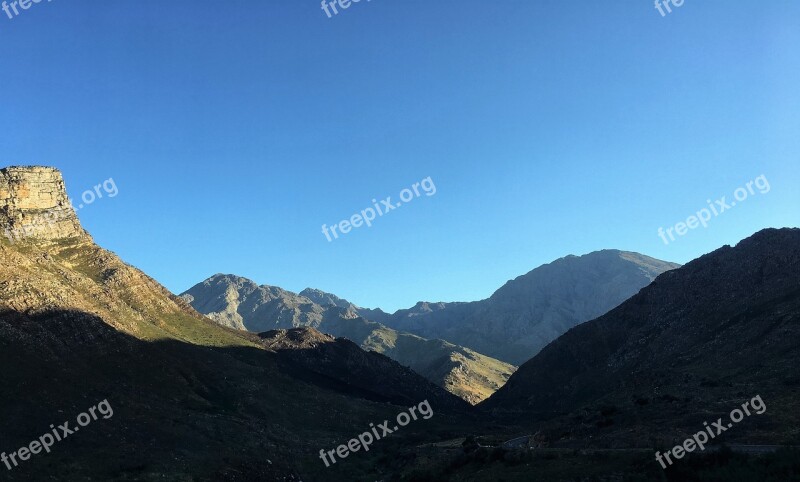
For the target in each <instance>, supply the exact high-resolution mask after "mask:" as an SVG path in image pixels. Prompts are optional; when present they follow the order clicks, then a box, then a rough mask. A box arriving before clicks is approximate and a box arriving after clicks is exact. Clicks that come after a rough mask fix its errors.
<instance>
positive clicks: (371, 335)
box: [181, 274, 516, 404]
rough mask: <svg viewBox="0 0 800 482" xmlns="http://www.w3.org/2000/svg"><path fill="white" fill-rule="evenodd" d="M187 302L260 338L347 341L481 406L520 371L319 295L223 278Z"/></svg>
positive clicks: (195, 290)
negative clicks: (306, 331)
mask: <svg viewBox="0 0 800 482" xmlns="http://www.w3.org/2000/svg"><path fill="white" fill-rule="evenodd" d="M181 297H182V298H183V299H184V300H185V301H186V302H188V303H190V304H191V305H192V307H193V308H195V309H196V310H197V311H199V312H200V313H203V314H205V315H206V316H208V317H209V318H210V319H212V320H214V321H216V322H217V323H219V324H221V325H224V326H227V327H230V328H236V329H240V330H248V331H251V332H255V333H261V332H266V331H270V330H276V329H289V328H298V327H308V328H316V329H318V330H320V331H323V332H325V333H330V334H332V335H334V336H337V337H342V338H347V339H349V340H351V341H353V342H355V343H356V344H358V345H359V346H360V347H361V348H362V349H364V350H368V351H374V352H377V353H381V354H383V355H386V356H387V357H389V358H391V359H393V360H395V361H397V362H399V363H400V364H402V365H404V366H408V367H411V368H412V369H413V370H414V371H416V372H417V373H419V374H420V375H422V376H423V377H425V378H427V379H428V380H430V381H431V382H433V383H435V384H437V385H439V386H440V387H443V388H445V389H446V390H447V391H449V392H450V393H453V394H454V395H457V396H459V397H461V398H462V399H464V400H466V401H468V402H469V403H472V404H475V403H478V402H480V401H482V400H484V399H485V398H486V397H488V396H489V395H491V394H492V393H494V392H495V390H497V389H498V388H500V387H501V386H502V385H503V384H504V383H505V382H506V380H508V377H509V376H511V374H512V373H513V372H514V370H515V369H516V367H514V366H513V365H510V364H508V363H504V362H501V361H499V360H495V359H493V358H490V357H487V356H485V355H482V354H480V353H478V352H476V351H473V350H470V349H468V348H464V347H462V346H458V345H454V344H452V343H449V342H447V341H444V340H437V339H430V340H429V339H425V338H422V337H419V336H416V335H413V334H410V333H402V332H399V331H397V330H394V329H392V328H388V327H386V326H384V325H382V324H380V323H376V322H374V321H369V320H367V319H365V318H364V317H363V316H359V310H360V308H358V307H356V306H355V305H353V304H352V303H350V302H349V301H347V300H343V299H341V298H339V297H337V296H335V295H331V294H328V293H324V292H322V291H319V290H312V289H306V290H303V292H302V293H301V294H296V293H292V292H291V291H286V290H284V289H281V288H278V287H276V286H267V285H262V286H259V285H258V284H256V283H255V282H253V281H251V280H248V279H246V278H242V277H239V276H234V275H223V274H217V275H214V276H212V277H211V278H208V279H207V280H205V281H203V282H202V283H198V284H197V285H195V286H193V287H192V288H190V289H189V290H188V291H186V292H185V293H184V294H182V295H181Z"/></svg>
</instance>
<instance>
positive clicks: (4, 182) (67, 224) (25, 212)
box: [0, 166, 88, 240]
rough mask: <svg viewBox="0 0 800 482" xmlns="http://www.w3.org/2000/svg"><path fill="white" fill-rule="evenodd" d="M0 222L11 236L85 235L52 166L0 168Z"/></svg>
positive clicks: (21, 237) (19, 238)
mask: <svg viewBox="0 0 800 482" xmlns="http://www.w3.org/2000/svg"><path fill="white" fill-rule="evenodd" d="M0 226H2V231H3V235H4V236H5V237H6V238H7V239H11V240H21V239H29V238H38V239H46V240H56V239H67V238H78V237H88V235H87V234H86V232H85V231H84V230H83V228H81V224H80V222H79V221H78V217H77V215H76V214H75V210H74V209H73V208H72V205H71V204H70V201H69V198H68V197H67V193H66V191H65V189H64V179H63V178H62V177H61V173H60V172H59V171H58V170H57V169H54V168H52V167H38V166H37V167H18V166H12V167H7V168H4V169H0Z"/></svg>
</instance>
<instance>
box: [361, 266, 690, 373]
mask: <svg viewBox="0 0 800 482" xmlns="http://www.w3.org/2000/svg"><path fill="white" fill-rule="evenodd" d="M678 266H679V265H677V264H675V263H669V262H666V261H660V260H657V259H654V258H651V257H649V256H645V255H642V254H638V253H632V252H628V251H618V250H603V251H597V252H593V253H590V254H586V255H583V256H567V257H565V258H561V259H558V260H556V261H554V262H552V263H549V264H546V265H543V266H540V267H538V268H536V269H534V270H533V271H530V272H529V273H527V274H525V275H522V276H520V277H518V278H516V279H514V280H511V281H509V282H507V283H506V284H505V285H504V286H503V287H501V288H500V289H498V290H497V291H496V292H495V293H494V294H493V295H492V296H491V297H490V298H488V299H485V300H482V301H476V302H468V303H428V302H420V303H417V304H416V305H415V306H414V307H413V308H410V309H407V310H400V311H397V312H396V313H394V314H392V315H387V314H385V313H383V312H381V311H380V310H369V311H363V310H360V309H356V311H357V312H358V313H359V314H361V315H362V316H364V317H365V318H368V319H375V320H376V321H378V320H380V322H381V323H383V324H385V325H387V326H389V327H391V328H394V329H396V330H400V331H406V332H409V333H414V334H416V335H419V336H422V337H425V338H441V339H443V340H447V341H449V342H451V343H455V344H458V345H461V346H465V347H468V348H470V349H472V350H475V351H477V352H480V353H484V354H486V355H488V356H491V357H493V358H497V359H498V360H502V361H505V362H507V363H511V364H515V365H519V364H521V363H523V362H525V361H526V360H528V359H530V358H532V357H533V356H534V355H535V354H536V353H538V352H539V350H541V349H542V348H544V347H545V346H546V345H547V344H548V343H550V342H551V341H553V340H555V339H556V338H558V337H559V336H560V335H562V334H564V333H566V332H567V330H569V329H570V328H572V327H574V326H576V325H579V324H580V323H583V322H585V321H588V320H590V319H592V318H596V317H598V316H600V315H602V314H603V313H605V312H607V311H608V310H610V309H612V308H614V307H615V306H617V305H619V304H620V303H622V302H623V301H625V300H626V299H628V298H630V297H631V296H633V295H634V294H636V293H637V292H638V291H639V290H640V289H642V288H644V287H645V286H647V285H648V284H650V282H651V281H653V279H655V277H656V276H658V275H659V274H661V273H663V272H665V271H668V270H671V269H675V268H677V267H678Z"/></svg>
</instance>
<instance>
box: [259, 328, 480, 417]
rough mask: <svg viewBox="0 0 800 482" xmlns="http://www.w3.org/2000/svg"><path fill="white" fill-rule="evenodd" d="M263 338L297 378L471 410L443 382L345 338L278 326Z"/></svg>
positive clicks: (403, 401) (380, 397)
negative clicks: (430, 378)
mask: <svg viewBox="0 0 800 482" xmlns="http://www.w3.org/2000/svg"><path fill="white" fill-rule="evenodd" d="M258 337H259V338H260V339H261V343H262V345H263V346H264V347H265V348H267V349H268V350H270V351H273V352H275V353H277V354H278V360H279V361H280V362H282V363H283V364H284V365H285V366H286V369H287V371H291V372H292V373H293V374H294V376H295V377H296V378H302V379H313V380H319V379H320V378H322V379H325V380H330V382H331V383H330V386H332V387H334V389H336V390H341V391H344V392H345V393H351V394H354V395H358V396H361V397H364V398H368V399H371V400H376V401H388V402H392V403H394V404H396V405H413V404H415V403H418V402H419V401H420V400H428V401H430V402H431V403H434V404H435V405H437V406H439V407H446V408H447V409H451V410H462V411H465V412H466V411H468V409H469V408H470V405H469V404H467V403H466V402H465V401H463V400H461V399H459V398H457V397H454V396H452V395H449V394H448V393H447V392H445V391H444V390H442V389H441V388H440V387H438V386H437V385H434V384H433V383H431V382H427V381H425V380H420V375H418V374H417V373H416V372H414V371H412V370H411V369H409V368H406V367H404V366H402V365H400V364H399V363H397V362H396V361H394V360H392V359H391V358H388V357H386V356H384V355H381V354H379V353H375V352H368V351H364V350H362V349H361V348H359V346H358V345H356V344H355V343H353V342H352V341H350V340H347V339H345V338H334V337H332V336H330V335H324V334H322V333H320V332H319V331H317V330H315V329H313V328H292V329H290V330H272V331H268V332H264V333H260V334H259V335H258Z"/></svg>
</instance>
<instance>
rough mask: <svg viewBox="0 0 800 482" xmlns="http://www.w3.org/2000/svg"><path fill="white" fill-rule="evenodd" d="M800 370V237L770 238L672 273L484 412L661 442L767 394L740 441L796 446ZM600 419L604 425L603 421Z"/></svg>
mask: <svg viewBox="0 0 800 482" xmlns="http://www.w3.org/2000/svg"><path fill="white" fill-rule="evenodd" d="M798 364H800V230H798V229H781V230H776V229H768V230H764V231H761V232H759V233H756V234H755V235H753V236H751V237H750V238H747V239H745V240H743V241H741V242H740V243H739V244H738V245H736V247H734V248H731V247H728V246H726V247H723V248H720V249H718V250H716V251H714V252H712V253H710V254H707V255H705V256H702V257H700V258H698V259H696V260H694V261H692V262H690V263H688V264H686V265H685V266H683V267H681V268H679V269H676V270H674V271H670V272H667V273H664V274H663V275H661V276H659V277H658V278H657V279H656V280H655V281H654V282H653V283H652V284H651V285H650V286H648V287H646V288H644V289H643V290H642V291H641V292H639V293H638V294H637V295H635V296H634V297H632V298H631V299H629V300H628V301H626V302H624V303H623V304H622V305H620V306H619V307H617V308H616V309H614V310H612V311H611V312H609V313H607V314H605V315H603V316H601V317H600V318H597V319H595V320H592V321H590V322H588V323H585V324H582V325H580V326H578V327H576V328H573V329H572V330H570V331H569V332H568V333H567V334H565V335H564V336H562V337H560V338H559V339H558V340H556V341H555V342H553V343H552V344H550V345H549V346H548V347H547V348H545V349H544V350H542V352H541V353H539V354H538V355H537V356H536V357H534V358H533V359H532V360H530V361H529V362H527V363H525V364H524V365H522V366H521V367H520V368H519V370H518V371H517V373H516V374H515V375H514V376H512V378H511V379H510V380H509V382H508V383H507V384H506V385H505V386H504V387H503V388H502V389H501V390H499V391H498V392H497V393H496V394H495V395H493V396H492V397H491V398H490V399H489V400H487V401H485V402H484V403H483V404H482V405H481V407H482V408H484V409H487V410H491V411H493V412H494V413H496V414H508V415H512V416H513V417H514V418H518V417H520V416H521V417H522V418H523V419H525V420H531V421H536V420H538V421H547V420H553V419H555V418H557V417H559V416H564V417H565V419H564V420H562V422H563V423H562V424H561V425H559V426H558V427H559V428H557V429H554V430H555V431H556V432H558V431H559V430H562V434H563V430H564V429H565V425H567V424H570V423H571V425H570V428H569V429H567V432H568V433H569V434H570V435H569V436H570V437H575V436H578V435H581V436H584V437H585V436H587V435H590V434H591V435H592V436H594V437H595V439H597V438H599V437H600V436H602V437H606V438H609V439H618V440H625V441H626V442H627V443H635V442H638V443H640V444H652V440H656V439H658V440H664V439H667V440H669V439H670V437H673V438H675V439H678V438H680V437H682V436H683V435H685V434H686V433H689V432H690V431H692V430H694V431H696V430H697V429H699V428H700V423H701V422H703V421H713V420H716V418H717V416H720V415H723V414H724V417H727V413H728V412H729V411H730V410H731V409H733V408H736V407H737V406H738V405H740V404H741V402H742V401H744V400H748V399H750V398H751V397H754V396H756V395H761V396H762V398H763V400H764V401H765V402H766V405H767V406H768V407H769V408H768V409H767V412H766V414H765V415H762V416H760V418H756V419H752V420H749V419H748V420H747V423H743V424H742V426H737V428H736V430H735V431H734V430H731V431H730V433H726V435H727V436H728V437H729V438H728V440H736V439H740V440H746V441H750V442H753V441H756V442H760V443H784V442H789V441H793V442H794V443H796V442H797V441H798V440H800V437H799V436H798V433H797V429H796V427H797V426H798V424H797V422H798V421H800V420H798V418H799V415H798V413H797V410H796V407H797V404H798V400H800V379H799V378H798V376H797V366H798ZM601 407H605V409H603V408H601ZM598 411H604V412H605V413H606V416H605V418H604V420H603V421H601V420H594V419H592V417H596V416H597V415H596V414H597V412H598ZM569 414H571V417H572V418H569V419H567V418H566V417H567V415H569ZM614 414H616V415H614ZM567 420H569V421H571V422H568V421H567ZM576 420H578V422H576ZM595 422H597V423H600V425H608V424H609V423H610V424H612V425H613V426H612V427H610V428H605V429H598V427H597V426H596V425H593V423H595ZM598 431H599V432H600V434H598V433H596V432H598Z"/></svg>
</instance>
